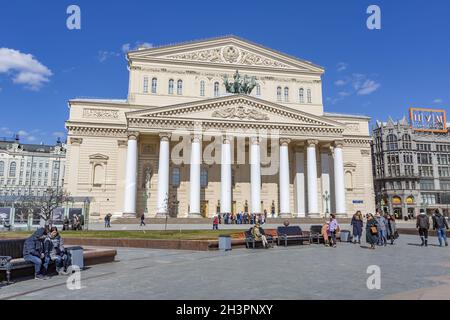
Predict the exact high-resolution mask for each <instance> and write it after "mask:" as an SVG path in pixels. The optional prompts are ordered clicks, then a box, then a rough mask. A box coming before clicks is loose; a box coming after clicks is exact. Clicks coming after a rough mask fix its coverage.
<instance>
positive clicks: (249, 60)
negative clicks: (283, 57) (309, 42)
mask: <svg viewBox="0 0 450 320" xmlns="http://www.w3.org/2000/svg"><path fill="white" fill-rule="evenodd" d="M167 58H168V59H172V60H190V61H202V62H213V63H229V64H241V65H248V66H262V67H275V68H283V69H292V67H291V66H288V65H287V64H284V63H282V62H279V61H276V60H274V59H270V58H267V57H264V56H261V55H259V54H255V53H253V52H250V51H247V50H243V49H240V48H238V47H236V46H225V47H222V48H213V49H207V50H199V51H193V52H187V53H180V54H174V55H169V56H167Z"/></svg>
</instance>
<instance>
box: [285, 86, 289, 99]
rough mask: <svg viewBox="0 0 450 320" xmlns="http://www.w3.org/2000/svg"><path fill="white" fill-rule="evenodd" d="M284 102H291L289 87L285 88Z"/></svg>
mask: <svg viewBox="0 0 450 320" xmlns="http://www.w3.org/2000/svg"><path fill="white" fill-rule="evenodd" d="M284 101H285V102H288V101H289V88H288V87H286V88H284Z"/></svg>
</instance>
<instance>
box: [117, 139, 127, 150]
mask: <svg viewBox="0 0 450 320" xmlns="http://www.w3.org/2000/svg"><path fill="white" fill-rule="evenodd" d="M117 146H118V147H119V148H124V147H127V146H128V141H127V140H117Z"/></svg>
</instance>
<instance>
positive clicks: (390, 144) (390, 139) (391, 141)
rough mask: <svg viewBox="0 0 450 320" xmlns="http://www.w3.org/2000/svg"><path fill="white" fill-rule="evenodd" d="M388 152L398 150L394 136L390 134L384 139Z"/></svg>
mask: <svg viewBox="0 0 450 320" xmlns="http://www.w3.org/2000/svg"><path fill="white" fill-rule="evenodd" d="M386 141H387V149H388V151H395V150H398V141H397V136H396V135H395V134H390V135H388V136H387V138H386Z"/></svg>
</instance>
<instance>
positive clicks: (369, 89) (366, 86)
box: [356, 79, 381, 96]
mask: <svg viewBox="0 0 450 320" xmlns="http://www.w3.org/2000/svg"><path fill="white" fill-rule="evenodd" d="M380 86H381V84H379V83H377V82H375V81H373V80H370V79H367V80H365V81H364V83H362V85H361V86H360V87H359V88H358V89H357V92H356V94H357V95H359V96H365V95H368V94H371V93H373V92H375V91H377V90H378V88H380Z"/></svg>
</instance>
